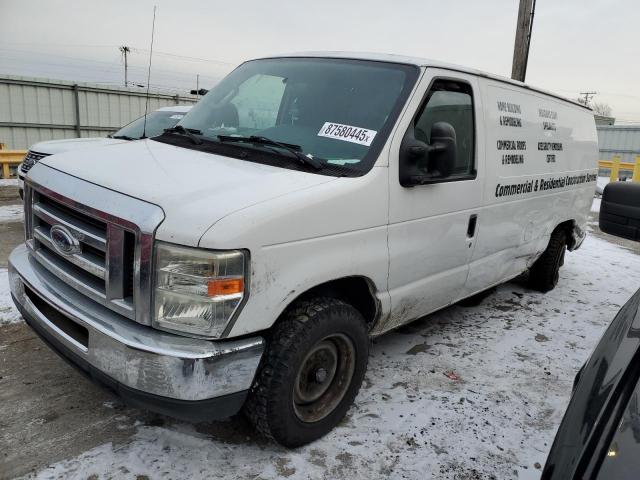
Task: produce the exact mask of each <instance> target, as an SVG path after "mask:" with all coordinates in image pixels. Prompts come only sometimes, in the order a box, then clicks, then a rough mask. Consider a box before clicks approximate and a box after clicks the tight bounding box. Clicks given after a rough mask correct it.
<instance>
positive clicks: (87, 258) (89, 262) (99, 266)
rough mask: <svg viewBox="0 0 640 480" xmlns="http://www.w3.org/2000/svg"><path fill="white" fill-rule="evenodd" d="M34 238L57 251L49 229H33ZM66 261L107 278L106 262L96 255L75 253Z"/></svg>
mask: <svg viewBox="0 0 640 480" xmlns="http://www.w3.org/2000/svg"><path fill="white" fill-rule="evenodd" d="M33 238H35V239H36V240H38V241H39V242H41V243H43V244H44V245H45V246H46V247H47V248H49V250H52V251H55V249H56V247H55V246H54V244H53V241H52V240H51V237H50V236H49V229H47V228H44V227H42V226H37V227H35V228H34V229H33ZM64 260H65V261H67V262H69V263H72V264H74V265H75V266H76V267H79V268H81V269H83V270H86V271H87V272H89V273H90V274H92V275H95V276H96V277H98V278H101V279H103V280H104V279H105V277H106V269H105V265H104V260H103V261H101V260H100V258H99V257H97V256H96V255H94V254H91V253H86V252H81V253H74V254H72V255H67V256H65V257H64Z"/></svg>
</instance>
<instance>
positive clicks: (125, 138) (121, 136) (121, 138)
mask: <svg viewBox="0 0 640 480" xmlns="http://www.w3.org/2000/svg"><path fill="white" fill-rule="evenodd" d="M110 138H115V139H116V140H139V138H133V137H130V136H129V135H112V136H111V137H110Z"/></svg>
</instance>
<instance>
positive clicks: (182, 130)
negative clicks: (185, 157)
mask: <svg viewBox="0 0 640 480" xmlns="http://www.w3.org/2000/svg"><path fill="white" fill-rule="evenodd" d="M164 131H165V132H168V133H181V134H183V135H186V136H187V137H189V139H190V140H191V141H192V142H193V143H195V144H196V145H202V140H200V139H199V138H198V137H196V135H202V132H201V131H200V130H197V129H195V128H184V127H183V126H182V125H176V126H175V127H171V128H165V129H164ZM194 134H195V135H194Z"/></svg>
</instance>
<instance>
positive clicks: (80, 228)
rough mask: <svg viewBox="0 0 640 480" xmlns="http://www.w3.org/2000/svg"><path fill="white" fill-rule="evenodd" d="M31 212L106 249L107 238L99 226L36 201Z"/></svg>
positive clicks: (90, 243)
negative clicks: (81, 220) (83, 221)
mask: <svg viewBox="0 0 640 480" xmlns="http://www.w3.org/2000/svg"><path fill="white" fill-rule="evenodd" d="M33 214H34V215H35V216H36V217H38V218H39V219H40V220H42V221H44V222H46V223H48V224H49V225H56V224H57V225H64V226H65V227H67V228H68V229H69V230H71V232H72V233H73V234H74V237H75V238H77V239H79V240H81V241H82V242H83V243H87V244H89V245H91V246H92V247H94V248H97V249H98V250H102V251H103V252H106V251H107V239H106V237H105V236H104V232H102V231H100V229H99V228H96V227H95V226H93V225H91V224H88V223H84V224H83V223H82V222H80V221H78V219H77V218H74V217H72V216H71V215H68V214H66V213H65V212H64V211H62V210H60V209H57V208H55V207H54V206H52V205H46V204H42V203H38V204H36V205H34V206H33Z"/></svg>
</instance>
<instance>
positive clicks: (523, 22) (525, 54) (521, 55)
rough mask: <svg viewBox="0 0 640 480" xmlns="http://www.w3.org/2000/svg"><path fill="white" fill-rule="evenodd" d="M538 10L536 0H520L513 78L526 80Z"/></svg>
mask: <svg viewBox="0 0 640 480" xmlns="http://www.w3.org/2000/svg"><path fill="white" fill-rule="evenodd" d="M535 10H536V0H520V7H519V8H518V24H517V27H516V39H515V43H514V46H513V65H512V67H511V78H513V79H514V80H519V81H521V82H524V79H525V77H526V76H527V62H528V61H529V46H530V45H531V32H532V30H533V15H534V13H535Z"/></svg>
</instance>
